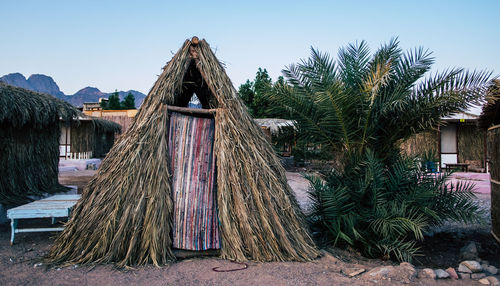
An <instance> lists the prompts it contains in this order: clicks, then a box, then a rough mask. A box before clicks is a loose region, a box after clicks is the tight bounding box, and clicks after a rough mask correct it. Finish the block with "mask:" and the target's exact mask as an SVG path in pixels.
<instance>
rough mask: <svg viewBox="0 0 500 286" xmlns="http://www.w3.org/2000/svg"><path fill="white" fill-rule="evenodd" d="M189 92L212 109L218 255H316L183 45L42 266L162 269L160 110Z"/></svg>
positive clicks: (226, 95)
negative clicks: (105, 265)
mask: <svg viewBox="0 0 500 286" xmlns="http://www.w3.org/2000/svg"><path fill="white" fill-rule="evenodd" d="M193 93H196V95H197V96H198V98H199V100H200V102H201V104H202V106H203V108H205V109H216V115H215V124H216V130H215V143H214V144H215V145H214V146H215V147H214V153H215V156H216V160H217V205H218V216H219V220H220V226H219V228H220V234H221V240H222V248H221V256H222V257H223V258H228V259H235V260H239V261H242V260H255V261H284V260H296V261H307V260H311V259H314V258H315V257H317V256H318V250H317V249H316V247H315V245H314V242H313V241H312V239H311V238H310V236H309V234H308V232H307V230H306V229H305V228H304V227H305V222H304V219H303V216H302V213H301V211H300V209H299V207H298V204H297V201H296V199H295V196H294V194H293V192H292V190H291V189H290V187H289V186H288V183H287V180H286V176H285V171H284V169H283V168H282V167H281V165H280V162H279V159H278V158H277V157H276V155H275V154H274V152H273V149H272V147H271V146H270V145H269V143H268V142H267V141H266V138H265V137H264V134H263V132H262V131H261V130H260V128H259V127H258V126H257V125H256V124H255V123H254V122H253V121H252V120H251V117H250V115H249V114H248V113H247V111H246V108H245V106H244V105H243V103H242V102H241V100H240V99H239V98H238V96H237V93H236V90H235V89H234V87H233V86H232V84H231V81H230V80H229V78H228V77H227V75H226V73H225V71H224V69H223V67H222V66H221V64H220V63H219V61H218V60H217V59H216V57H215V55H214V54H213V52H212V50H211V49H210V47H209V45H208V44H207V43H206V42H205V41H204V40H201V41H198V39H197V38H196V39H195V38H193V40H192V41H189V40H187V41H186V42H185V43H184V45H183V47H182V48H181V49H180V50H179V51H178V52H177V54H176V55H175V56H174V57H173V59H172V60H171V61H170V62H169V63H168V64H167V65H166V66H165V68H164V71H163V73H162V74H161V75H160V77H159V79H158V80H157V81H156V83H155V85H154V86H153V88H152V89H151V91H150V92H149V94H148V96H147V98H146V99H145V101H144V103H143V105H142V107H141V109H140V110H139V112H138V114H137V116H136V118H135V121H134V123H133V124H132V126H131V128H130V129H129V130H128V131H127V132H126V133H125V134H123V135H122V136H121V137H120V139H119V141H118V142H117V143H116V144H115V145H114V146H113V148H112V149H111V151H110V152H109V154H108V156H107V157H106V158H105V159H104V161H103V163H102V165H101V167H100V169H99V171H98V174H97V175H96V176H95V177H94V178H93V179H92V181H91V182H90V183H89V184H88V185H87V187H86V188H85V190H84V193H83V196H82V199H81V200H80V201H79V202H78V204H77V205H76V207H75V210H74V212H73V217H72V219H71V220H70V221H69V223H68V225H67V227H66V228H65V230H64V232H63V233H62V234H61V235H60V236H59V237H58V238H57V240H56V241H55V243H54V245H53V246H52V248H51V250H50V253H49V255H48V257H47V261H48V262H51V263H55V264H65V263H109V262H113V263H116V264H117V265H120V266H125V265H139V264H147V263H153V264H155V265H160V264H165V263H168V262H169V261H173V260H174V259H175V257H174V254H173V252H172V249H171V245H172V241H171V235H170V232H171V226H172V209H173V203H172V198H171V186H170V171H169V169H168V166H169V164H168V160H169V158H168V156H167V154H168V150H167V148H168V144H167V143H168V142H167V138H168V134H167V132H168V120H169V115H168V106H180V107H186V106H187V105H188V102H189V100H190V99H191V97H192V95H193Z"/></svg>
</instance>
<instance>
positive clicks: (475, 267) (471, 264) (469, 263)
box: [458, 260, 483, 273]
mask: <svg viewBox="0 0 500 286" xmlns="http://www.w3.org/2000/svg"><path fill="white" fill-rule="evenodd" d="M460 265H464V266H465V267H467V268H469V269H470V271H472V272H473V273H477V272H481V271H483V268H482V267H481V264H479V262H477V261H474V260H465V261H462V262H460ZM460 265H459V268H458V271H459V272H466V273H468V272H467V271H460ZM462 269H463V267H462Z"/></svg>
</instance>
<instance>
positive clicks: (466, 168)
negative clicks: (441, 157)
mask: <svg viewBox="0 0 500 286" xmlns="http://www.w3.org/2000/svg"><path fill="white" fill-rule="evenodd" d="M444 165H445V169H446V172H447V173H449V172H450V171H452V170H453V169H455V168H457V169H458V168H459V169H461V170H462V171H464V172H468V171H469V164H467V163H453V164H451V163H445V164H444Z"/></svg>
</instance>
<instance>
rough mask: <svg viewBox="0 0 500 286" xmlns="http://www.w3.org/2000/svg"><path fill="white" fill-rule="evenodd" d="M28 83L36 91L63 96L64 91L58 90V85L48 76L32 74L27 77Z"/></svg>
mask: <svg viewBox="0 0 500 286" xmlns="http://www.w3.org/2000/svg"><path fill="white" fill-rule="evenodd" d="M28 84H29V85H30V86H31V87H32V90H34V91H36V92H41V93H48V94H52V95H53V96H55V97H60V96H64V93H63V92H62V91H61V90H59V86H58V85H57V83H56V82H55V81H54V80H53V79H52V78H51V77H50V76H46V75H44V74H32V75H30V77H29V78H28Z"/></svg>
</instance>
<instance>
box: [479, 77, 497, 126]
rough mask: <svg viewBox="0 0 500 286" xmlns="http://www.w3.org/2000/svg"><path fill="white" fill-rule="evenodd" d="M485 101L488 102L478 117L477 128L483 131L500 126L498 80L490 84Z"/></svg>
mask: <svg viewBox="0 0 500 286" xmlns="http://www.w3.org/2000/svg"><path fill="white" fill-rule="evenodd" d="M486 99H487V100H488V102H487V104H485V105H484V106H483V110H482V112H481V116H480V117H479V127H481V128H484V129H487V128H488V127H490V126H493V125H497V124H500V79H496V80H493V81H492V82H491V85H490V87H489V88H488V94H487V96H486Z"/></svg>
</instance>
